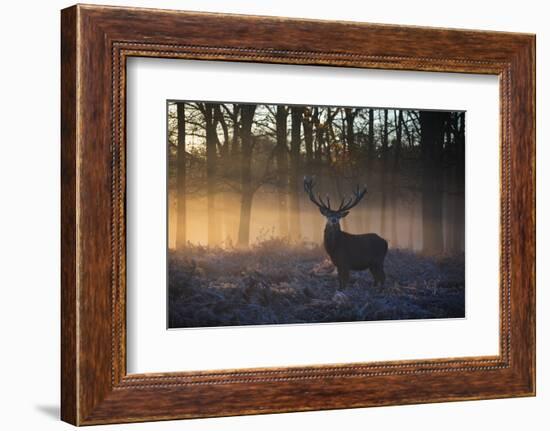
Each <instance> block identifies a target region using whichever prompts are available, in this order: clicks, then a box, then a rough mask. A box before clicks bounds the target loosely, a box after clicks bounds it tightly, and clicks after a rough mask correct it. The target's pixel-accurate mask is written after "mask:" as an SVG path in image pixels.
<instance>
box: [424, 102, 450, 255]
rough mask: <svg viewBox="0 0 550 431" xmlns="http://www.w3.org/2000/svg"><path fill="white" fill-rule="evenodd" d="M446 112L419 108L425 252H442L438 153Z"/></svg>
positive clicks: (441, 143)
mask: <svg viewBox="0 0 550 431" xmlns="http://www.w3.org/2000/svg"><path fill="white" fill-rule="evenodd" d="M448 119H449V113H447V112H439V111H420V135H421V136H420V151H421V159H422V243H423V245H422V248H423V250H424V252H425V253H427V254H439V253H442V252H443V192H442V189H441V180H442V161H443V160H442V154H443V139H444V131H445V121H446V120H448Z"/></svg>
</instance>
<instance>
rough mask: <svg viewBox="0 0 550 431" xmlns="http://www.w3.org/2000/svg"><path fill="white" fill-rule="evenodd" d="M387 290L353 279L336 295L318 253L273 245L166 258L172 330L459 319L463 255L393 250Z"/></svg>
mask: <svg viewBox="0 0 550 431" xmlns="http://www.w3.org/2000/svg"><path fill="white" fill-rule="evenodd" d="M385 271H386V283H385V285H384V286H383V287H381V288H380V287H375V286H374V283H373V278H372V276H371V274H370V272H369V271H356V272H352V273H351V278H350V282H349V283H348V286H347V287H346V289H345V290H343V291H341V292H339V291H337V286H338V278H337V274H336V271H335V268H334V266H333V265H332V263H331V262H330V260H329V259H328V258H327V255H326V253H325V251H324V250H323V249H322V247H320V246H317V245H311V244H294V245H293V244H289V243H288V242H285V241H282V240H278V239H273V240H267V241H263V242H261V243H259V244H257V245H255V246H253V247H251V248H250V249H246V250H239V249H230V250H224V249H221V248H208V247H200V246H189V247H188V248H187V249H186V250H184V251H178V252H176V251H170V252H169V256H168V279H169V286H168V295H169V302H168V305H169V307H168V308H169V327H170V328H182V327H207V326H232V325H261V324H290V323H318V322H351V321H366V320H399V319H429V318H456V317H464V302H465V301H464V255H463V254H461V255H458V256H437V257H427V256H423V255H421V254H417V253H414V252H411V251H407V250H399V249H391V248H390V250H389V251H388V255H387V257H386V261H385Z"/></svg>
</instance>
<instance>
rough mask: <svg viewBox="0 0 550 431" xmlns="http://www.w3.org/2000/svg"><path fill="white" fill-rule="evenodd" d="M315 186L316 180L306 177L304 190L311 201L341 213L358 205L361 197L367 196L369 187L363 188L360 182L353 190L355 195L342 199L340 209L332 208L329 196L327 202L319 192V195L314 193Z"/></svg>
mask: <svg viewBox="0 0 550 431" xmlns="http://www.w3.org/2000/svg"><path fill="white" fill-rule="evenodd" d="M314 187H315V181H314V179H313V178H311V177H304V190H305V191H306V193H307V194H308V196H309V199H310V200H311V202H313V203H314V204H315V205H317V206H318V207H319V208H322V209H325V210H329V211H333V212H335V213H341V212H344V211H349V210H350V209H352V208H353V207H354V206H355V205H357V204H358V203H359V202H360V201H361V199H363V197H364V196H365V193H367V188H366V187H363V189H360V188H359V184H357V186H356V188H355V191H354V192H353V196H351V197H350V198H349V199H346V198H344V199H342V202H340V206H339V207H338V209H334V210H333V209H332V208H331V207H330V199H329V197H328V196H327V200H326V203H325V202H324V201H323V198H321V195H320V194H317V197H315V195H314V194H313V188H314Z"/></svg>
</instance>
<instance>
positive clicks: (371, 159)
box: [365, 108, 375, 232]
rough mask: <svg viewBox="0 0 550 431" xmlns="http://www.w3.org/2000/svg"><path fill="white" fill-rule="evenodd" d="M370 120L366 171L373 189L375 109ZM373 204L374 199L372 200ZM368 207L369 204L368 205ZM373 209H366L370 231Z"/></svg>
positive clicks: (366, 222)
mask: <svg viewBox="0 0 550 431" xmlns="http://www.w3.org/2000/svg"><path fill="white" fill-rule="evenodd" d="M368 112H369V122H368V132H367V157H366V171H367V187H368V188H369V189H370V190H372V179H373V178H374V176H373V175H372V171H373V168H374V156H375V154H374V151H375V142H374V109H372V108H371V109H369V110H368ZM371 205H372V200H371ZM367 207H368V205H367ZM372 214H373V211H372V209H368V208H367V209H366V210H365V230H366V231H367V232H370V230H371V229H372Z"/></svg>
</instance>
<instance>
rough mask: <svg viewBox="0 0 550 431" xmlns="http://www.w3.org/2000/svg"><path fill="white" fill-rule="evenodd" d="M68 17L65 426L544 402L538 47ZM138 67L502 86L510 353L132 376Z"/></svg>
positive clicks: (171, 18)
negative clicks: (359, 72)
mask: <svg viewBox="0 0 550 431" xmlns="http://www.w3.org/2000/svg"><path fill="white" fill-rule="evenodd" d="M61 17H62V20H61V24H62V25H61V50H62V56H61V58H62V62H61V72H62V76H61V83H62V93H61V107H62V108H61V111H62V112H61V121H62V134H61V139H62V146H61V161H62V164H61V169H62V175H61V176H62V181H61V189H62V202H61V206H62V216H61V228H62V247H61V253H62V286H61V291H62V295H61V306H62V307H61V309H62V325H61V340H62V345H61V358H62V361H61V388H62V390H61V417H62V419H63V420H64V421H67V422H69V423H72V424H75V425H90V424H103V423H115V422H137V421H150V420H164V419H179V418H196V417H212V416H229V415H241V414H257V413H274V412H289V411H307V410H321V409H340V408H352V407H367V406H383V405H393V404H413V403H426V402H442V401H455V400H474V399H488V398H503V397H516V396H533V395H534V394H535V36H534V35H529V34H513V33H500V32H488V31H470V30H449V29H439V28H423V27H403V26H391V25H376V24H363V23H353V22H330V21H313V20H297V19H286V18H274V17H254V16H240V15H220V14H212V13H196V12H178V11H167V10H152V9H151V10H147V9H133V8H119V7H103V6H84V5H77V6H73V7H70V8H68V9H64V10H63V11H62V14H61ZM205 29H208V30H207V31H206V30H205ZM333 35H337V37H333ZM130 56H144V57H164V58H184V59H198V60H206V61H207V60H223V61H241V62H258V63H285V64H300V65H331V66H346V67H356V68H375V69H392V70H414V71H441V72H461V73H480V74H492V75H498V76H499V78H500V107H501V111H500V120H501V123H500V139H501V142H500V149H501V196H500V206H501V220H500V256H501V258H500V354H499V355H498V356H494V357H493V356H491V357H464V358H462V357H461V358H441V359H430V360H414V361H398V362H395V361H393V362H379V363H362V364H361V363H359V364H358V363H353V364H338V365H327V366H303V367H291V368H290V367H289V368H285V367H283V368H266V369H238V370H226V371H209V370H205V371H203V372H179V373H157V374H130V375H128V374H127V372H126V350H125V340H126V326H125V325H126V323H125V306H126V304H125V298H126V284H125V204H124V203H125V187H126V182H125V181H126V177H125V142H126V141H125V96H126V95H125V91H126V87H125V84H126V80H125V76H126V75H125V65H126V59H127V58H128V57H130ZM495 222H497V221H496V220H495Z"/></svg>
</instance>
